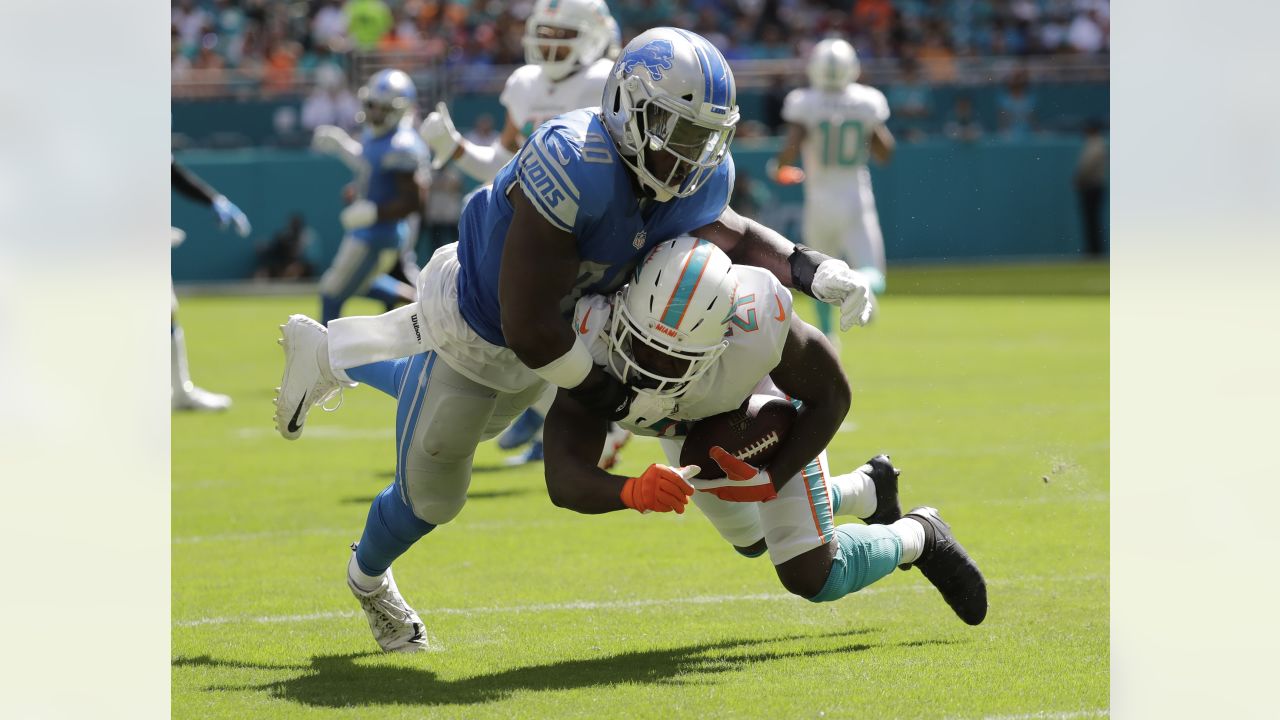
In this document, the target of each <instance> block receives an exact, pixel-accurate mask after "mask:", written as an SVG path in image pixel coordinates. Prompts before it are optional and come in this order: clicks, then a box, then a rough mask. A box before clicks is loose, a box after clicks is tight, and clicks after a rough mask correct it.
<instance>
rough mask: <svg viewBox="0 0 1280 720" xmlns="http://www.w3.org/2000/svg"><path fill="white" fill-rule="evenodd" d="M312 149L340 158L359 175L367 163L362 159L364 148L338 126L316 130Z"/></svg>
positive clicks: (322, 126)
mask: <svg viewBox="0 0 1280 720" xmlns="http://www.w3.org/2000/svg"><path fill="white" fill-rule="evenodd" d="M311 149H312V150H315V151H316V152H318V153H324V154H325V155H332V156H334V157H336V158H338V159H339V160H341V161H342V164H344V165H346V166H347V167H348V168H350V169H351V171H352V172H356V173H359V172H361V170H363V169H364V165H365V163H364V159H363V158H362V157H361V153H362V151H363V148H362V147H361V145H360V143H358V142H356V140H355V138H353V137H351V136H350V135H348V134H347V131H346V130H343V129H342V128H340V127H337V126H336V125H321V126H320V127H318V128H316V129H315V133H314V134H312V136H311Z"/></svg>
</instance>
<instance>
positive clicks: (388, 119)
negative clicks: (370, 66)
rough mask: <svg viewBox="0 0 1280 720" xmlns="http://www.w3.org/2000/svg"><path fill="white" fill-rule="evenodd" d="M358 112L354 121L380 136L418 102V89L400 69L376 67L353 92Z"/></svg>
mask: <svg viewBox="0 0 1280 720" xmlns="http://www.w3.org/2000/svg"><path fill="white" fill-rule="evenodd" d="M356 97H358V98H359V99H360V112H358V113H356V122H358V123H361V124H362V125H364V126H365V127H367V128H369V129H370V130H371V131H373V133H374V134H375V135H381V134H382V133H385V132H387V131H388V130H391V129H393V128H395V126H397V125H399V124H400V121H401V120H402V119H404V117H405V115H406V114H407V113H410V112H412V111H413V109H414V108H415V107H416V106H417V104H418V88H416V87H415V86H414V84H413V80H412V79H411V78H410V77H409V76H408V75H407V74H405V73H404V72H403V71H400V70H395V69H392V68H387V69H386V70H379V71H378V72H376V73H374V74H373V77H371V78H369V82H367V83H365V85H364V87H362V88H360V91H359V92H357V93H356Z"/></svg>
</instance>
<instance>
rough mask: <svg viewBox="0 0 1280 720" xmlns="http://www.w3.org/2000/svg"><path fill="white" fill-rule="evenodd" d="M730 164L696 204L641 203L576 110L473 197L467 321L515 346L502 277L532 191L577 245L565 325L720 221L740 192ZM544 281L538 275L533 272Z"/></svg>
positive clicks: (597, 130)
mask: <svg viewBox="0 0 1280 720" xmlns="http://www.w3.org/2000/svg"><path fill="white" fill-rule="evenodd" d="M733 177H734V169H733V158H732V157H730V156H728V155H726V156H725V159H724V162H723V163H722V164H721V165H720V166H719V167H718V168H716V170H715V172H714V173H713V174H712V175H711V177H710V178H708V179H707V180H706V182H704V183H703V185H702V187H700V188H698V191H697V192H696V193H694V194H693V195H691V196H689V197H687V198H672V199H671V200H668V201H666V202H656V201H653V200H647V201H645V202H643V203H642V202H641V201H640V198H638V197H637V196H636V195H637V193H636V190H635V186H634V185H633V182H634V181H633V180H632V174H631V171H630V170H628V169H627V166H626V165H624V164H623V162H622V158H620V157H619V155H618V151H617V148H615V147H614V144H613V141H612V140H611V139H610V138H609V133H608V131H607V130H605V127H604V125H603V124H602V123H601V122H600V118H599V116H598V115H597V114H596V111H595V109H592V108H588V109H583V110H573V111H571V112H568V113H565V114H564V115H559V116H557V117H554V118H552V119H551V120H548V121H547V122H545V123H543V124H542V125H541V126H539V128H538V129H537V130H536V131H534V133H533V135H532V136H530V137H529V140H528V141H527V142H526V143H525V145H524V147H523V148H521V150H520V153H519V154H518V155H516V157H515V158H513V159H512V160H511V161H510V162H508V163H507V164H506V166H504V167H503V168H502V170H500V171H499V172H498V176H497V177H496V178H494V181H493V185H492V186H491V187H487V188H482V189H480V190H479V191H477V192H476V193H474V194H473V195H472V196H471V198H470V200H469V201H468V202H467V205H466V207H464V208H463V210H462V217H461V219H460V220H459V222H458V262H459V264H460V265H461V270H460V272H459V273H458V304H459V306H460V307H461V311H462V317H463V318H464V319H465V320H466V321H467V324H469V325H470V326H471V327H472V328H473V329H474V330H475V331H476V332H477V333H478V334H479V335H480V337H482V338H484V339H485V340H487V341H489V342H491V343H493V344H494V345H499V346H503V347H505V346H506V340H505V339H504V338H503V336H502V323H501V320H500V313H499V309H500V306H499V304H498V270H499V268H500V267H501V265H502V249H503V247H504V246H505V245H506V241H507V229H508V227H509V226H510V225H511V217H512V214H513V210H512V207H511V202H510V200H508V198H507V196H508V195H509V194H510V193H513V192H523V193H524V194H525V196H526V197H528V198H529V201H530V202H531V203H533V206H534V207H535V208H537V210H538V212H539V213H541V215H542V217H544V218H545V219H546V220H547V222H549V223H551V224H552V225H554V226H555V227H557V228H559V229H561V230H563V231H565V232H568V233H572V234H573V236H574V238H575V239H576V241H577V247H578V257H579V258H580V263H581V264H580V265H579V266H578V280H577V282H576V283H575V284H574V287H573V290H572V291H571V292H570V294H569V295H567V296H565V297H564V298H563V299H562V300H561V303H560V309H561V311H562V312H563V313H564V315H565V318H566V322H568V319H569V318H570V317H571V316H572V314H573V308H574V304H575V303H576V302H577V300H578V298H579V297H581V296H582V295H583V294H586V293H594V294H605V293H612V292H613V291H615V290H617V289H618V288H619V287H621V286H622V285H623V284H625V283H626V280H627V276H628V274H629V273H630V271H631V270H632V268H633V267H634V266H635V265H636V264H637V263H638V262H639V261H640V260H641V259H643V258H644V256H645V254H646V253H648V251H649V250H650V249H651V248H652V247H653V246H654V245H657V244H658V243H660V242H662V241H664V240H670V239H671V238H673V237H676V236H678V235H683V234H686V233H688V232H690V231H692V230H695V229H697V228H700V227H702V226H704V225H708V224H710V223H712V222H715V221H716V220H717V219H718V218H719V217H720V214H721V213H722V212H724V209H725V208H726V207H727V206H728V204H729V195H730V194H731V193H732V192H733ZM528 270H529V272H537V268H528Z"/></svg>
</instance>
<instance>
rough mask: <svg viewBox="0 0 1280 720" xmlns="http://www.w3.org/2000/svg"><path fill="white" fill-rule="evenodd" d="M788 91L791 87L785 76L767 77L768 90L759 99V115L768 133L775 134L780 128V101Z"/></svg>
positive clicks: (785, 97)
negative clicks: (788, 85)
mask: <svg viewBox="0 0 1280 720" xmlns="http://www.w3.org/2000/svg"><path fill="white" fill-rule="evenodd" d="M789 92H791V88H789V87H787V81H786V78H785V77H783V76H782V75H774V76H773V77H771V78H769V90H768V92H766V93H765V95H764V98H762V99H761V108H760V115H761V120H763V121H764V124H765V126H766V127H768V128H769V134H770V135H777V134H778V132H779V131H780V130H781V128H782V124H783V120H782V103H783V102H784V101H785V100H786V99H787V93H789Z"/></svg>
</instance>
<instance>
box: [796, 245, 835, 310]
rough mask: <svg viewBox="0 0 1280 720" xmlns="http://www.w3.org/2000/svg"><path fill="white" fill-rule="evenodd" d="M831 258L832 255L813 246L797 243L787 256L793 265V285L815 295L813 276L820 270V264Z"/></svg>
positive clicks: (810, 295)
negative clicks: (823, 252)
mask: <svg viewBox="0 0 1280 720" xmlns="http://www.w3.org/2000/svg"><path fill="white" fill-rule="evenodd" d="M830 259H831V256H830V255H824V254H822V253H820V252H818V251H817V250H814V249H813V248H811V247H808V246H805V245H800V244H797V245H796V249H795V250H794V251H792V253H791V255H790V256H789V257H788V258H787V262H788V263H790V265H791V286H792V287H794V288H795V289H797V290H799V291H800V292H802V293H804V294H805V295H808V296H809V297H813V276H814V274H815V273H817V272H818V266H819V265H821V264H822V263H824V262H826V261H828V260H830Z"/></svg>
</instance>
